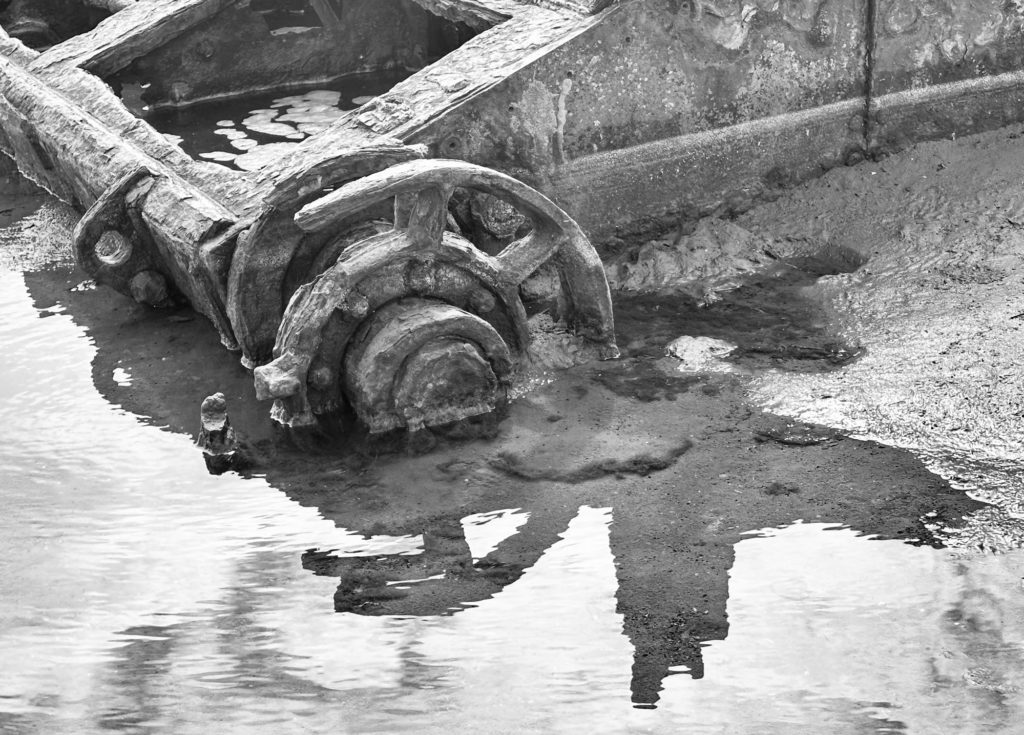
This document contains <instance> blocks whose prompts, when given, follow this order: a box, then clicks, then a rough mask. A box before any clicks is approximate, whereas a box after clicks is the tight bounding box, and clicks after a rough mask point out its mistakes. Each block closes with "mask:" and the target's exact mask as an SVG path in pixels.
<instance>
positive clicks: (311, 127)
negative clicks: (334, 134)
mask: <svg viewBox="0 0 1024 735" xmlns="http://www.w3.org/2000/svg"><path fill="white" fill-rule="evenodd" d="M404 76H407V74H403V73H400V72H377V73H374V74H361V75H356V76H352V77H347V78H345V79H342V80H339V81H337V82H334V83H333V84H331V85H329V86H328V87H326V88H321V89H313V90H309V91H306V92H295V93H284V92H276V93H273V94H263V95H251V96H247V97H245V98H244V99H238V100H220V101H217V102H215V103H209V104H199V105H194V106H191V107H186V108H184V109H180V110H173V109H171V110H160V111H155V112H150V111H146V110H143V109H138V113H139V114H140V115H141V116H142V117H143V118H144V119H145V120H146V121H147V122H148V123H149V124H151V125H152V126H153V127H155V128H156V129H157V130H159V131H160V132H162V133H163V134H164V135H165V136H167V138H168V139H170V140H171V142H173V143H175V144H176V145H179V146H181V148H182V150H184V151H185V152H186V153H188V154H189V155H190V156H193V157H195V158H198V159H199V160H205V161H214V162H216V163H222V164H224V165H226V166H231V167H234V168H237V169H240V170H242V171H256V170H258V169H260V168H263V167H264V166H265V165H267V163H269V162H270V161H272V160H274V159H276V158H279V157H280V156H282V155H284V154H285V153H287V152H288V151H290V150H292V149H293V148H295V146H297V145H298V144H299V142H300V141H302V140H304V139H306V138H308V137H309V136H311V135H314V134H316V133H319V132H320V131H321V130H323V129H324V128H326V127H328V126H329V125H330V124H331V123H333V122H335V121H336V120H339V119H340V118H342V117H343V116H344V115H345V114H347V113H348V112H349V111H351V110H354V109H356V108H358V107H360V106H362V105H363V104H365V103H367V102H369V101H370V100H372V99H373V98H374V97H375V96H376V95H379V94H381V93H383V92H386V91H387V90H389V89H390V88H391V87H393V86H394V85H395V84H396V83H397V82H399V81H400V80H401V79H402V78H403V77H404ZM129 104H132V103H131V102H130V101H129ZM133 106H135V107H136V108H137V107H138V105H137V104H135V105H133Z"/></svg>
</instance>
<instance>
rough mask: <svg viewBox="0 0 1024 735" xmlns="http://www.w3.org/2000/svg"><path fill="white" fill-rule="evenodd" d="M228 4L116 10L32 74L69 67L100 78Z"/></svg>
mask: <svg viewBox="0 0 1024 735" xmlns="http://www.w3.org/2000/svg"><path fill="white" fill-rule="evenodd" d="M233 2H235V0H140V1H139V2H135V3H131V4H129V5H127V6H126V7H124V8H122V9H121V12H119V13H115V14H114V15H112V16H110V17H109V18H107V19H106V20H104V21H102V22H101V23H100V24H99V25H98V26H96V27H95V28H94V29H92V30H91V31H88V32H86V33H83V34H81V35H79V36H75V37H74V38H71V39H68V40H67V41H65V42H64V43H61V44H58V45H57V46H54V47H53V48H51V49H49V50H48V51H46V52H45V53H43V54H41V55H40V57H39V59H37V60H36V62H35V63H34V64H33V67H32V68H33V70H39V69H41V68H43V67H48V66H53V65H73V66H79V67H81V68H83V69H86V70H88V71H90V72H92V73H94V74H96V75H98V76H100V77H106V76H108V75H110V74H113V73H115V72H118V71H120V70H121V69H123V68H124V67H126V66H127V65H128V64H130V63H131V62H132V61H134V60H135V59H137V58H139V57H140V56H143V55H144V54H146V53H149V52H150V51H152V50H153V49H156V48H159V47H160V46H163V45H164V44H165V43H167V42H168V41H170V40H171V39H173V38H175V37H176V36H178V35H180V34H181V33H184V32H185V31H187V30H189V29H190V28H193V27H195V26H196V25H198V24H200V23H202V22H204V21H206V20H208V19H209V18H212V17H213V16H215V15H216V14H217V13H219V12H220V11H221V10H223V9H224V8H226V7H227V6H229V5H231V4H232V3H233Z"/></svg>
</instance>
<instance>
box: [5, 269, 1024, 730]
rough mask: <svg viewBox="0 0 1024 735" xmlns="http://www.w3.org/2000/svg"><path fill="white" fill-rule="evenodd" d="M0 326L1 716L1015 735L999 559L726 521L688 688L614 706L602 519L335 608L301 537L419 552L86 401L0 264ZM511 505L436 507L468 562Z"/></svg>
mask: <svg viewBox="0 0 1024 735" xmlns="http://www.w3.org/2000/svg"><path fill="white" fill-rule="evenodd" d="M0 342H2V343H3V344H4V346H5V350H4V359H3V361H0V427H2V429H0V431H2V435H3V441H2V442H0V467H2V468H3V476H2V480H0V493H2V499H3V510H4V512H3V513H2V514H0V552H2V553H0V660H2V665H0V732H4V733H19V734H20V733H94V732H95V733H98V732H105V731H117V732H135V733H175V734H180V733H210V732H223V733H372V732H381V733H397V732H410V733H434V732H437V733H441V732H445V733H461V732H486V733H523V732H536V733H577V732H578V733H634V732H635V733H648V732H649V733H664V732H687V733H807V732H829V733H866V732H879V733H880V732H913V733H929V734H931V733H988V732H992V733H1016V732H1021V730H1020V727H1021V725H1020V723H1021V722H1024V711H1022V705H1024V694H1022V693H1021V687H1024V588H1022V577H1024V555H1022V554H1021V553H1020V552H1012V553H1008V554H1003V555H999V556H978V555H975V554H971V553H966V552H955V551H950V550H936V549H933V548H929V547H917V546H911V545H907V544H905V543H902V542H900V541H883V540H875V539H872V538H870V537H867V536H864V535H861V534H858V533H857V532H855V531H853V530H850V529H848V528H844V527H841V526H836V525H834V524H823V523H813V522H806V523H804V522H797V523H794V524H791V525H787V526H785V527H781V528H771V529H749V533H747V534H745V538H744V540H742V541H740V542H739V543H738V544H736V547H735V562H734V564H733V565H732V568H731V570H730V572H729V580H728V586H729V601H728V615H729V622H730V628H729V633H728V637H727V638H726V639H725V640H724V641H715V642H711V643H706V644H705V645H704V651H703V657H704V677H703V678H702V679H693V678H692V677H690V676H688V675H686V672H685V671H678V672H675V673H678V674H679V675H676V676H670V677H668V678H666V679H665V680H664V683H663V686H664V689H663V691H662V692H661V699H660V701H659V702H658V704H657V707H656V708H653V709H646V708H636V707H634V706H633V704H632V703H631V698H630V678H631V666H632V665H633V655H634V650H633V646H632V645H631V643H630V639H629V638H628V637H627V636H626V635H625V634H624V632H623V618H622V615H621V614H620V613H619V611H618V609H617V603H616V593H617V586H618V585H617V581H616V579H617V578H616V562H617V560H616V557H615V555H614V554H613V552H612V547H611V545H610V542H609V539H610V533H611V530H612V529H613V528H614V524H615V522H616V515H617V513H619V512H620V511H621V510H622V509H619V508H617V507H615V505H609V506H602V507H597V506H592V505H578V506H575V507H572V508H569V509H568V515H569V517H570V518H571V521H570V522H569V524H568V527H567V528H566V529H565V530H564V532H562V533H561V534H560V535H559V537H558V538H557V540H555V541H554V542H553V543H552V544H551V545H550V546H548V547H547V549H546V551H544V552H543V553H542V554H541V555H540V557H539V558H538V560H537V561H536V563H535V564H533V565H532V566H531V567H530V568H528V569H526V570H525V572H524V573H523V574H522V576H521V577H519V578H518V579H517V580H516V581H514V582H513V583H511V584H509V585H508V586H506V587H504V588H503V589H502V590H501V591H500V592H499V593H498V594H496V595H495V596H493V597H490V598H488V599H483V600H481V601H478V602H474V603H470V604H468V605H466V606H465V609H460V610H458V611H455V612H453V614H450V615H432V616H413V615H393V616H387V615H385V616H378V617H369V616H361V615H356V614H351V613H336V612H334V606H333V604H332V597H333V595H334V591H335V588H336V586H337V579H336V578H332V577H321V576H315V575H314V574H313V573H312V572H310V571H308V570H307V569H306V568H304V566H303V554H304V553H306V552H308V551H309V550H321V551H327V550H333V554H334V555H335V556H336V557H339V558H344V557H379V556H381V555H407V556H417V555H420V554H422V553H423V552H424V540H423V538H422V537H421V536H419V535H416V534H411V535H406V536H402V535H398V536H365V535H362V534H359V533H355V532H353V531H349V530H346V528H344V527H342V526H343V524H342V523H339V522H337V520H327V519H325V518H324V517H323V516H322V515H321V513H320V512H318V510H317V509H316V508H315V507H306V506H303V505H299V504H298V503H296V502H293V501H292V500H290V499H289V497H288V496H286V495H285V494H284V493H283V492H281V491H280V490H279V489H277V488H275V487H274V486H272V485H271V484H269V483H268V481H267V480H266V479H264V478H261V477H258V476H257V477H249V478H242V477H239V476H237V475H233V474H228V475H223V476H219V477H214V476H211V475H209V474H207V472H206V470H205V467H204V465H203V462H202V458H201V455H200V454H199V453H198V451H197V450H196V449H195V447H194V446H193V444H192V440H191V438H190V437H189V436H186V435H183V434H180V433H174V432H172V431H169V430H166V429H164V428H162V427H160V426H157V425H154V423H153V422H152V421H149V420H146V418H145V417H140V416H136V415H133V414H131V413H129V412H127V411H125V410H124V409H122V408H121V407H120V406H118V405H115V404H112V403H111V402H109V401H108V400H106V399H105V398H104V397H103V396H102V395H101V393H100V392H99V391H98V390H97V387H96V383H95V381H96V380H97V377H96V376H95V375H94V371H93V361H94V358H95V356H96V347H95V346H94V343H93V341H92V339H91V338H90V336H89V334H88V333H87V332H86V330H85V329H84V328H82V327H81V326H79V324H78V323H77V322H76V315H75V314H74V313H70V312H69V311H68V310H66V309H65V308H64V307H63V306H62V305H61V304H57V305H55V306H52V307H48V308H45V309H41V308H38V307H37V306H36V305H34V302H33V299H32V297H31V295H30V292H29V289H28V287H27V285H26V279H25V276H24V274H23V273H22V272H21V270H19V268H18V267H16V266H13V265H11V264H8V266H7V267H6V268H3V269H0ZM103 379H107V376H103ZM109 379H110V380H114V381H120V382H121V383H125V382H130V381H131V380H133V379H134V378H133V376H132V374H131V371H130V370H122V371H121V372H120V373H117V374H115V375H111V376H109ZM415 481H416V478H409V482H410V483H412V482H415ZM682 490H683V489H680V491H682ZM681 512H685V511H681ZM527 516H528V514H527V513H525V512H524V511H522V510H521V509H519V508H515V507H503V506H500V505H497V506H495V507H494V508H493V509H491V511H490V512H485V513H480V514H475V515H473V516H471V517H467V518H464V519H462V526H463V528H464V530H465V534H466V541H467V543H468V544H469V547H470V550H471V552H472V556H473V557H474V558H481V557H483V556H485V555H486V554H487V553H488V551H489V550H490V549H492V548H493V547H494V546H495V545H496V544H497V543H499V542H500V541H502V540H503V539H505V538H507V537H512V536H514V535H515V534H517V533H520V532H521V530H520V529H521V528H523V526H524V523H525V522H526V521H527ZM410 584H415V582H412V583H410Z"/></svg>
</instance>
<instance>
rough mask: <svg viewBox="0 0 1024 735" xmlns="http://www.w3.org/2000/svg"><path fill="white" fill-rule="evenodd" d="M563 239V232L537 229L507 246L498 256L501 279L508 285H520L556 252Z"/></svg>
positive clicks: (542, 228)
mask: <svg viewBox="0 0 1024 735" xmlns="http://www.w3.org/2000/svg"><path fill="white" fill-rule="evenodd" d="M564 239H565V234H564V233H563V232H560V231H557V230H551V229H547V228H544V227H538V228H537V229H535V230H534V231H533V232H531V233H530V234H529V235H527V236H526V237H523V238H520V239H519V240H516V241H515V242H512V243H510V244H508V245H507V246H506V247H505V249H504V250H502V251H501V254H500V255H498V262H499V263H500V264H501V271H502V277H503V278H505V279H506V280H507V281H508V282H509V283H522V282H523V281H525V280H526V279H527V278H528V277H529V276H530V274H532V273H533V272H534V271H535V270H537V269H538V268H539V267H540V266H541V265H542V264H543V263H544V262H545V261H547V260H548V259H550V258H551V257H552V256H553V255H554V254H555V253H556V252H558V247H559V245H561V244H562V241H563V240H564Z"/></svg>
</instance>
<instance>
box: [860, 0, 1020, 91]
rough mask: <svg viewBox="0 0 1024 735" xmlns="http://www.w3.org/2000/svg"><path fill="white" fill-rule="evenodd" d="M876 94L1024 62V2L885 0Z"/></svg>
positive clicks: (879, 22)
mask: <svg viewBox="0 0 1024 735" xmlns="http://www.w3.org/2000/svg"><path fill="white" fill-rule="evenodd" d="M875 28H876V41H875V51H874V64H873V76H874V87H875V92H876V94H887V93H890V92H898V91H900V90H903V89H908V88H920V87H924V86H927V85H931V84H942V83H945V82H952V81H958V80H962V79H970V78H974V77H983V76H989V75H992V74H1000V73H1003V72H1008V71H1014V70H1018V69H1021V68H1022V67H1024V45H1022V44H1021V39H1022V36H1024V3H1021V2H1017V1H1016V0H1011V1H1010V2H1002V1H1001V0H969V1H966V0H960V1H959V2H950V1H949V0H942V1H939V0H880V2H879V7H878V17H877V19H876V23H875Z"/></svg>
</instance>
